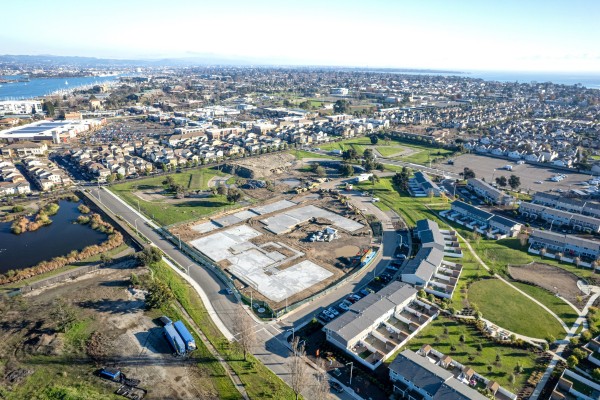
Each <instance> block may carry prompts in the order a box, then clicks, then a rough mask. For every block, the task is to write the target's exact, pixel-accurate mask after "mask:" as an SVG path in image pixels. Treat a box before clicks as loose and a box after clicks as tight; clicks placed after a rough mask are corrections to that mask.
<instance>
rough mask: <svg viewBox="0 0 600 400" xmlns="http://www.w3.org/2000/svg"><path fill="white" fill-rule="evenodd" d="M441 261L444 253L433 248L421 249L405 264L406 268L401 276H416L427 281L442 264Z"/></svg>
mask: <svg viewBox="0 0 600 400" xmlns="http://www.w3.org/2000/svg"><path fill="white" fill-rule="evenodd" d="M443 259H444V253H443V252H442V251H441V250H439V249H437V248H434V247H423V248H421V249H420V250H419V251H418V252H417V254H416V255H415V257H414V258H413V259H412V260H410V261H409V262H408V263H407V264H406V267H404V269H403V270H402V275H416V276H418V277H419V278H421V279H423V280H424V281H428V280H429V279H431V275H433V273H434V272H435V270H436V269H437V268H438V267H439V266H440V265H441V264H442V260H443Z"/></svg>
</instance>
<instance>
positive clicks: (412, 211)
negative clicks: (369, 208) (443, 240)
mask: <svg viewBox="0 0 600 400" xmlns="http://www.w3.org/2000/svg"><path fill="white" fill-rule="evenodd" d="M354 187H355V188H356V189H358V190H361V191H362V190H368V191H369V192H370V191H371V188H372V184H371V183H370V182H362V183H358V184H356V185H354ZM374 196H375V197H379V198H380V199H381V202H383V203H384V204H385V205H386V206H388V207H389V208H391V209H392V210H394V211H396V212H397V213H398V214H400V215H401V216H402V217H403V218H404V220H405V221H406V223H407V224H408V225H409V226H411V227H413V226H416V225H417V221H418V220H420V219H425V218H429V219H431V220H433V221H436V222H438V223H440V224H441V226H445V224H444V223H443V222H442V221H441V220H440V219H439V218H438V217H437V216H436V215H435V214H434V213H432V212H431V211H429V210H428V209H427V208H425V206H424V204H428V203H430V202H431V201H430V199H428V198H426V197H410V196H408V195H407V194H405V193H402V194H400V193H398V190H397V187H396V186H395V185H394V184H393V183H392V177H383V178H381V181H380V182H379V183H378V184H376V185H375V191H374ZM432 201H433V202H434V203H436V202H440V201H441V200H440V199H439V198H434V199H433V200H432ZM447 208H449V205H448V207H447Z"/></svg>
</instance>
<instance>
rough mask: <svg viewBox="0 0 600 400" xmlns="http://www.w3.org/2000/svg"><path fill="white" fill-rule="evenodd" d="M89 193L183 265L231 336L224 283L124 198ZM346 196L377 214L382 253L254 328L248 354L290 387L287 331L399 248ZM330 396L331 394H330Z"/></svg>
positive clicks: (378, 268) (387, 222) (363, 200)
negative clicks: (313, 296) (341, 280)
mask: <svg viewBox="0 0 600 400" xmlns="http://www.w3.org/2000/svg"><path fill="white" fill-rule="evenodd" d="M336 184H339V181H338V182H327V183H326V184H325V185H323V186H324V187H326V188H327V187H333V186H335V185H336ZM87 188H88V189H89V190H90V191H91V194H92V195H93V196H94V197H95V198H96V199H99V200H100V201H101V203H102V204H103V205H104V206H105V207H106V208H108V209H109V210H110V211H112V212H113V213H114V214H117V215H120V216H122V217H123V218H124V219H125V220H126V221H127V222H129V223H130V224H131V225H132V226H135V227H137V229H139V231H140V232H141V233H142V234H143V235H144V236H146V237H147V238H148V239H149V240H151V241H152V242H153V243H154V244H155V245H156V246H157V247H159V248H160V249H161V250H162V251H163V252H165V253H166V254H168V255H169V257H171V258H172V259H174V260H175V261H176V262H177V263H179V264H180V265H181V266H182V267H185V268H186V269H188V270H189V275H190V277H191V278H192V279H193V280H194V281H196V282H197V283H198V285H200V287H201V288H202V290H203V291H204V292H205V293H206V295H207V296H208V299H209V301H210V302H211V304H212V307H213V308H214V310H215V312H216V314H217V315H218V317H219V318H220V320H221V321H222V323H223V325H225V327H226V328H227V329H229V331H230V332H232V333H235V329H234V324H233V315H234V314H235V313H236V305H237V301H236V298H235V296H234V295H229V294H227V292H226V286H225V284H224V283H223V282H222V281H221V280H220V279H219V278H218V277H217V276H216V275H215V274H214V273H213V272H211V271H210V270H208V269H206V268H204V267H202V266H200V265H198V264H196V263H195V262H194V261H193V260H191V259H190V258H188V257H187V256H186V255H185V254H184V253H182V252H181V251H179V249H178V248H177V246H175V245H173V244H172V243H171V242H169V241H168V240H166V239H165V238H163V237H162V236H161V235H159V234H158V233H156V232H155V231H154V230H153V229H152V228H151V227H149V226H148V225H146V224H145V221H147V219H146V217H144V216H143V215H141V214H140V213H138V212H137V210H135V209H133V208H132V207H130V206H128V205H127V204H125V203H124V201H123V200H121V199H119V198H118V197H117V196H116V195H114V194H113V193H112V192H110V191H109V190H98V187H96V186H93V185H90V186H88V187H87ZM345 195H347V196H348V197H350V198H351V200H350V201H351V203H352V204H354V205H355V206H357V207H358V208H359V209H367V210H368V213H370V214H374V215H376V216H377V217H378V218H379V219H380V220H381V221H382V226H383V228H384V234H383V243H382V244H383V251H382V252H380V254H379V255H378V258H377V259H376V260H375V262H373V263H372V265H371V267H369V268H368V270H367V271H365V272H364V273H363V274H361V275H360V276H358V277H356V278H355V279H353V280H352V281H350V282H348V283H347V284H345V285H344V286H342V287H341V288H339V289H337V290H335V291H333V292H331V293H329V294H328V295H325V296H323V297H321V298H320V299H317V300H315V301H313V302H311V303H308V304H307V305H306V306H304V307H303V308H301V309H299V310H296V311H295V312H293V313H291V314H290V315H287V316H286V317H284V319H283V320H281V321H278V322H270V323H264V322H257V323H256V326H255V329H256V333H257V338H258V345H257V348H256V350H255V351H254V352H253V353H254V355H255V356H256V357H257V358H258V359H259V360H260V361H261V362H262V363H263V364H264V365H266V366H267V367H268V368H270V369H271V370H272V371H273V372H274V373H275V374H277V375H278V376H279V377H280V378H281V379H283V380H284V381H285V382H287V383H289V380H290V379H289V369H288V365H287V362H288V361H287V359H288V357H289V356H290V351H289V350H288V348H287V347H286V346H285V345H284V342H285V340H286V339H285V338H286V337H287V331H289V330H291V329H292V328H295V329H298V328H299V327H300V326H302V325H303V324H305V323H306V322H308V321H310V320H311V319H312V318H313V316H314V315H316V314H318V313H320V312H321V311H322V310H324V309H325V308H328V307H330V306H332V305H334V304H338V303H340V302H341V301H343V299H345V298H346V297H347V296H348V295H349V294H350V293H354V292H356V291H358V290H360V289H362V288H363V287H365V286H366V285H367V284H368V283H369V282H370V281H371V280H372V279H373V277H374V276H376V275H379V274H380V273H382V272H383V271H384V270H385V269H386V268H387V266H388V265H389V263H390V260H391V259H392V257H393V255H394V251H395V249H396V246H397V244H398V235H397V234H396V231H395V230H394V228H393V226H392V223H391V222H392V221H391V217H390V215H388V214H386V213H384V212H383V211H381V210H379V208H377V207H376V206H374V205H373V204H372V203H371V202H370V201H369V199H370V198H368V197H363V196H361V195H360V193H359V192H357V191H353V192H346V193H345ZM332 394H333V393H332ZM335 396H337V397H338V398H342V399H352V398H353V397H352V396H351V395H350V394H348V393H346V392H344V393H341V394H337V393H335Z"/></svg>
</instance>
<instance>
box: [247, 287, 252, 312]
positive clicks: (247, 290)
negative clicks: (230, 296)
mask: <svg viewBox="0 0 600 400" xmlns="http://www.w3.org/2000/svg"><path fill="white" fill-rule="evenodd" d="M248 290H250V310H252V289H246V291H248Z"/></svg>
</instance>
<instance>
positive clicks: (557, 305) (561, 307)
mask: <svg viewBox="0 0 600 400" xmlns="http://www.w3.org/2000/svg"><path fill="white" fill-rule="evenodd" d="M512 284H513V285H514V286H516V287H518V288H519V289H520V290H522V291H523V292H525V293H527V294H528V295H530V296H531V297H533V298H534V299H536V300H537V301H539V302H540V303H542V304H543V305H545V306H546V307H548V308H549V309H550V310H552V312H553V313H554V314H556V315H558V317H559V318H560V319H562V320H563V322H564V323H565V324H567V326H568V327H569V328H571V327H572V326H573V324H574V323H575V320H577V316H578V315H577V312H575V310H574V309H573V307H571V306H570V305H568V304H567V303H565V302H564V301H563V300H561V299H560V298H558V297H556V296H555V295H553V294H552V293H550V292H549V291H547V290H545V289H542V288H540V287H537V286H532V285H528V284H526V283H521V282H512Z"/></svg>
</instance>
